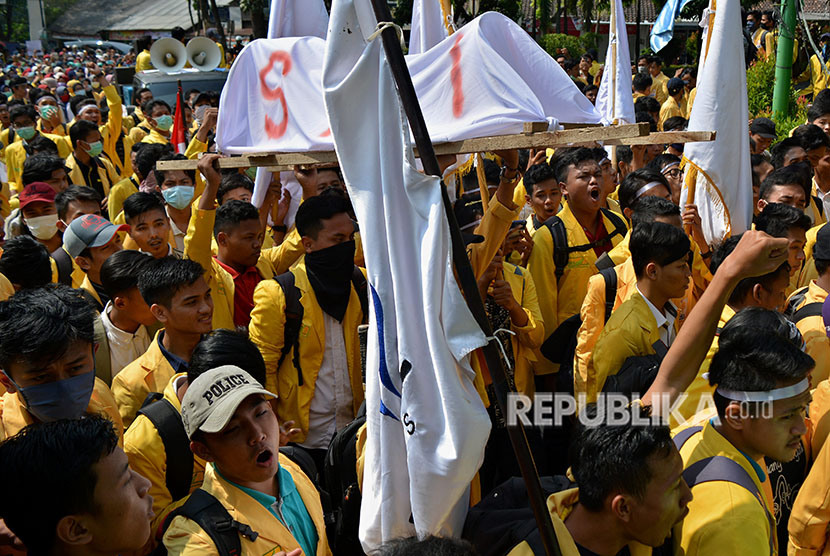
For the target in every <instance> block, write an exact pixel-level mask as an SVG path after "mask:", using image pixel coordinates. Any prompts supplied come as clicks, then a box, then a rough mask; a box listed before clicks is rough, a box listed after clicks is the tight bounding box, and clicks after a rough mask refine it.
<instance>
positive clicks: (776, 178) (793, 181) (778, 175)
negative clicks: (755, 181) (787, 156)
mask: <svg viewBox="0 0 830 556" xmlns="http://www.w3.org/2000/svg"><path fill="white" fill-rule="evenodd" d="M811 182H812V180H811V174H810V171H809V168H808V167H807V164H790V165H789V166H784V167H783V168H778V169H777V170H773V171H772V172H770V174H769V175H768V176H767V177H766V178H765V179H764V181H763V182H762V183H761V188H760V190H759V195H760V197H759V198H761V199H764V200H767V199H768V198H769V195H770V193H771V192H772V188H773V187H775V186H778V185H796V186H798V187H800V188H801V189H802V190H803V191H804V197H805V199H809V198H810V189H811V187H810V186H811Z"/></svg>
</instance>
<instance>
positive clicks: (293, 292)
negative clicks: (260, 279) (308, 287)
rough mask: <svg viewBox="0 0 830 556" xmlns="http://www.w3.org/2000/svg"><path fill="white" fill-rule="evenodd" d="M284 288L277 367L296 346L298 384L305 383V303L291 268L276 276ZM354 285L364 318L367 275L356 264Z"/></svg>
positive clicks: (366, 297) (367, 300)
mask: <svg viewBox="0 0 830 556" xmlns="http://www.w3.org/2000/svg"><path fill="white" fill-rule="evenodd" d="M274 279H275V280H276V281H277V283H278V284H279V285H280V288H282V293H283V295H285V327H284V328H283V343H282V351H281V352H280V359H279V361H278V362H277V369H279V368H280V367H281V366H282V362H283V361H285V358H286V357H287V356H288V352H289V351H291V349H292V348H294V357H293V358H292V360H293V363H294V368H295V369H297V385H298V386H302V385H303V370H302V367H300V330H302V327H303V313H304V310H303V304H302V303H300V295H301V294H300V288H298V287H297V286H296V284H295V283H294V273H292V272H291V271H290V270H289V271H288V272H285V273H283V274H280V275H279V276H277V277H275V278H274ZM352 285H353V286H354V289H355V291H357V296H358V298H359V299H360V309H361V311H363V318H364V320H365V319H366V318H367V317H368V315H369V297H368V291H367V282H366V277H365V276H364V275H363V272H361V270H360V268H359V267H357V266H355V267H354V270H353V271H352Z"/></svg>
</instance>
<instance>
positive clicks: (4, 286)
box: [0, 274, 14, 301]
mask: <svg viewBox="0 0 830 556" xmlns="http://www.w3.org/2000/svg"><path fill="white" fill-rule="evenodd" d="M13 295H14V286H13V285H12V283H11V282H9V279H8V278H6V277H5V276H4V275H3V274H0V301H6V300H7V299H8V298H10V297H11V296H13Z"/></svg>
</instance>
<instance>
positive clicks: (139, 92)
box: [133, 87, 153, 100]
mask: <svg viewBox="0 0 830 556" xmlns="http://www.w3.org/2000/svg"><path fill="white" fill-rule="evenodd" d="M144 93H150V94H153V91H151V90H150V89H148V88H147V87H142V88H140V89H138V90H137V91H136V92H135V94H133V98H134V99H136V100H139V99H140V98H141V95H143V94H144Z"/></svg>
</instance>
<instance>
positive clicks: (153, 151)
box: [135, 143, 174, 178]
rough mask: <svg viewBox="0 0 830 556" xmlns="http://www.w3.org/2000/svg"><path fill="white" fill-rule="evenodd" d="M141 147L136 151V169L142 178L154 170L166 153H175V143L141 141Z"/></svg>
mask: <svg viewBox="0 0 830 556" xmlns="http://www.w3.org/2000/svg"><path fill="white" fill-rule="evenodd" d="M139 145H141V147H140V148H139V150H138V152H137V153H135V167H136V168H135V169H136V170H138V173H139V175H140V176H141V177H142V178H146V177H147V176H149V175H150V172H152V171H153V168H155V166H156V162H158V160H159V159H160V158H162V157H163V156H166V155H170V154H173V152H174V151H173V145H170V144H166V145H162V144H160V143H139Z"/></svg>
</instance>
